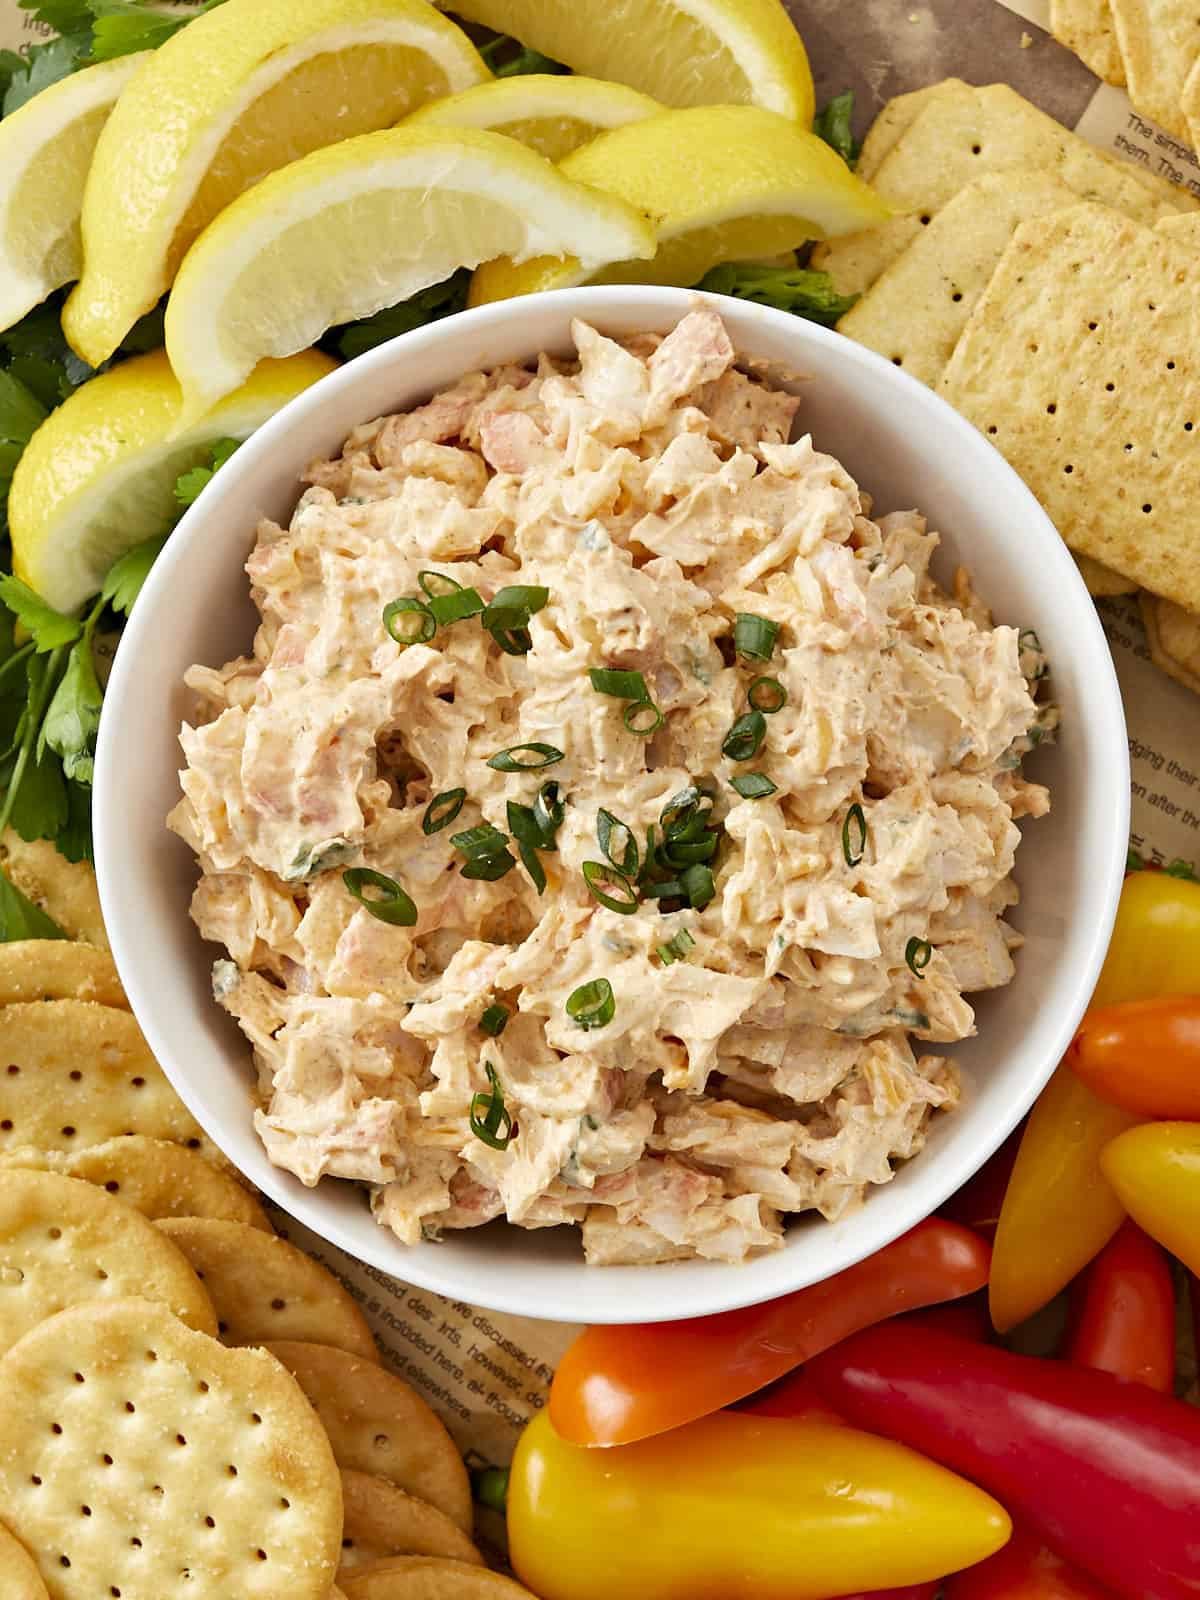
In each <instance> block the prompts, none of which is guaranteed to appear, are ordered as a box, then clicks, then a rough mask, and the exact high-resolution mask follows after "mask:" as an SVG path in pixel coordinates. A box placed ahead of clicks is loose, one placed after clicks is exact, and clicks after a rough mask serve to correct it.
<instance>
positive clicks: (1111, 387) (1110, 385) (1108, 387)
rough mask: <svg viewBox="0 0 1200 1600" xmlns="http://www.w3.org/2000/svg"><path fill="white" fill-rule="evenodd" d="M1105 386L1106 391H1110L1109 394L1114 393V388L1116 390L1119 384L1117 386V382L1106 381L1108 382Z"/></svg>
mask: <svg viewBox="0 0 1200 1600" xmlns="http://www.w3.org/2000/svg"><path fill="white" fill-rule="evenodd" d="M1104 387H1105V390H1106V391H1107V392H1108V393H1109V394H1112V392H1113V390H1114V389H1115V388H1116V387H1117V386H1116V384H1115V383H1106V384H1105V385H1104Z"/></svg>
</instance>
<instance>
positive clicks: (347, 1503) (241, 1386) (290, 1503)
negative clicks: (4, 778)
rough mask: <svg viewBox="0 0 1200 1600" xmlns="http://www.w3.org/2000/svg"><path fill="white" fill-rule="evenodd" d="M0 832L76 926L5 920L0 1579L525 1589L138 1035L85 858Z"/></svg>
mask: <svg viewBox="0 0 1200 1600" xmlns="http://www.w3.org/2000/svg"><path fill="white" fill-rule="evenodd" d="M0 855H2V856H3V859H4V864H5V870H6V871H7V872H8V873H9V874H10V875H11V876H12V878H13V879H14V881H17V882H19V884H20V886H21V888H22V889H23V891H24V892H25V893H26V894H27V895H29V896H30V898H31V899H34V900H35V901H36V902H37V903H38V904H39V905H41V907H42V908H43V909H44V910H45V911H47V912H48V913H49V915H50V916H51V917H53V918H54V920H55V921H56V922H57V923H58V924H59V926H60V927H62V928H64V929H65V931H67V932H68V933H69V934H71V935H73V937H74V941H75V942H68V941H61V942H60V941H44V940H39V941H29V942H27V943H10V944H0V1595H2V1596H3V1597H4V1600H99V1597H102V1596H111V1597H115V1600H163V1597H164V1596H166V1595H175V1594H182V1593H184V1592H185V1591H186V1593H187V1594H188V1595H189V1596H191V1597H193V1600H233V1597H234V1596H237V1597H238V1600H285V1597H286V1600H532V1597H530V1596H529V1595H528V1592H527V1591H526V1590H524V1589H522V1588H521V1587H520V1585H518V1584H516V1583H513V1582H512V1580H511V1579H509V1578H505V1577H502V1576H501V1575H500V1574H498V1573H495V1572H492V1571H489V1570H488V1568H487V1567H486V1565H485V1564H484V1561H483V1557H482V1556H481V1555H480V1553H479V1551H478V1550H477V1549H476V1547H475V1545H474V1543H473V1542H472V1538H471V1530H472V1502H471V1489H470V1483H469V1480H468V1476H467V1472H466V1468H465V1467H464V1465H463V1462H462V1458H461V1456H460V1455H459V1452H458V1450H457V1448H456V1446H455V1444H454V1441H453V1440H452V1439H451V1437H450V1435H449V1434H448V1433H447V1431H446V1429H445V1427H444V1426H443V1424H442V1423H441V1421H440V1420H439V1419H438V1418H437V1417H436V1416H435V1415H434V1413H433V1412H432V1411H431V1410H430V1409H429V1407H428V1406H427V1405H426V1404H425V1402H424V1400H422V1399H421V1397H420V1396H419V1395H417V1394H416V1393H415V1391H414V1390H412V1389H411V1388H410V1387H409V1385H408V1384H406V1383H404V1382H403V1381H402V1380H401V1379H399V1378H397V1377H394V1376H393V1375H392V1374H391V1373H389V1372H386V1371H385V1370H384V1369H383V1367H381V1366H380V1365H379V1357H378V1352H377V1350H376V1347H375V1341H374V1339H373V1337H372V1335H371V1330H370V1328H369V1327H368V1326H367V1323H366V1321H365V1320H364V1318H363V1315H362V1313H361V1311H360V1310H359V1309H358V1306H357V1304H356V1303H355V1301H354V1300H353V1298H352V1297H351V1296H350V1295H349V1294H348V1293H347V1291H346V1290H345V1289H344V1288H343V1287H342V1285H341V1284H340V1283H339V1282H338V1281H337V1279H336V1278H334V1277H333V1276H332V1275H331V1274H330V1273H328V1272H327V1271H326V1270H325V1268H324V1267H321V1266H319V1265H318V1264H317V1263H316V1262H315V1261H313V1260H312V1259H311V1258H310V1257H309V1256H307V1255H305V1254H304V1253H303V1252H302V1251H300V1250H298V1249H296V1247H295V1246H294V1245H292V1244H289V1243H288V1242H287V1241H286V1240H285V1239H281V1238H279V1237H277V1236H276V1234H275V1233H274V1231H273V1230H272V1227H271V1224H270V1221H269V1219H268V1217H267V1215H266V1212H265V1211H264V1210H263V1208H262V1206H261V1205H260V1203H259V1201H258V1199H257V1198H256V1196H255V1195H254V1194H253V1193H252V1192H251V1191H250V1190H249V1189H248V1188H247V1187H245V1186H244V1185H243V1184H242V1183H241V1182H240V1180H239V1179H238V1177H237V1176H236V1174H235V1173H234V1172H233V1171H232V1170H231V1169H230V1167H229V1165H228V1163H227V1162H226V1161H225V1160H224V1158H223V1157H222V1156H221V1154H220V1152H219V1151H217V1150H216V1149H215V1148H214V1147H213V1146H212V1145H211V1143H210V1142H209V1141H208V1140H207V1139H206V1137H205V1135H204V1133H203V1131H202V1130H201V1129H200V1128H199V1127H198V1125H197V1124H196V1123H195V1122H194V1121H193V1120H192V1117H191V1115H190V1114H189V1112H188V1111H187V1109H186V1107H185V1106H184V1105H183V1104H182V1102H181V1101H180V1100H179V1099H178V1098H177V1096H176V1095H175V1093H174V1091H173V1090H172V1088H171V1086H170V1084H169V1083H168V1081H167V1079H166V1077H165V1076H164V1075H163V1073H162V1070H161V1069H160V1067H159V1066H158V1063H157V1062H156V1061H155V1060H154V1058H153V1056H152V1055H151V1054H150V1052H149V1050H148V1049H147V1047H146V1044H145V1041H144V1040H143V1039H142V1036H141V1033H140V1032H139V1030H138V1026H137V1023H136V1022H135V1020H134V1018H133V1016H132V1015H131V1014H130V1012H129V1010H128V1007H127V1005H126V1001H125V996H124V993H123V991H122V989H121V984H120V980H119V978H118V975H117V971H116V968H115V967H114V965H113V962H112V958H111V956H110V955H109V954H108V951H107V949H106V948H105V947H104V944H103V940H104V933H103V924H102V922H101V920H100V915H99V905H98V902H97V899H96V891H95V881H94V878H93V877H92V874H91V871H90V868H88V867H87V866H85V865H74V866H73V865H71V864H69V863H67V862H65V861H63V860H62V858H61V857H60V856H57V855H56V854H55V852H54V851H53V850H52V849H50V847H48V846H42V845H27V844H24V843H23V842H22V841H21V840H19V839H17V838H16V836H15V835H13V834H6V835H5V836H4V838H3V839H2V840H0Z"/></svg>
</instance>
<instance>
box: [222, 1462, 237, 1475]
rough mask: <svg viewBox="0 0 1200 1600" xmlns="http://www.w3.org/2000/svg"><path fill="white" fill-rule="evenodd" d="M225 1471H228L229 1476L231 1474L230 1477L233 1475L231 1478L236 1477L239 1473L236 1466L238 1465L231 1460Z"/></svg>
mask: <svg viewBox="0 0 1200 1600" xmlns="http://www.w3.org/2000/svg"><path fill="white" fill-rule="evenodd" d="M225 1471H226V1473H227V1474H228V1476H229V1477H231V1478H236V1477H237V1475H238V1470H237V1468H236V1467H235V1466H234V1464H233V1462H232V1461H231V1462H230V1463H229V1465H228V1466H227V1467H226V1468H225Z"/></svg>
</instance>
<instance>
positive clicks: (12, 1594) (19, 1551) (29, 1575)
mask: <svg viewBox="0 0 1200 1600" xmlns="http://www.w3.org/2000/svg"><path fill="white" fill-rule="evenodd" d="M0 1594H2V1595H3V1596H4V1600H50V1597H49V1595H48V1594H47V1593H46V1585H45V1584H44V1583H43V1582H42V1580H41V1577H40V1575H39V1573H38V1569H37V1563H36V1562H35V1561H34V1559H33V1557H32V1556H31V1555H30V1554H29V1551H28V1550H26V1548H25V1546H24V1545H23V1544H22V1543H21V1541H20V1540H19V1539H18V1538H17V1536H16V1534H15V1533H10V1532H9V1531H8V1529H7V1528H6V1527H4V1526H3V1524H0Z"/></svg>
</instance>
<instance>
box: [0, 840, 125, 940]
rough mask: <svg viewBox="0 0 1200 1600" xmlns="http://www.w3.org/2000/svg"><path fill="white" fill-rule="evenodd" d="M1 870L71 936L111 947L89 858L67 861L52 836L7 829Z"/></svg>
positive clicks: (1, 842)
mask: <svg viewBox="0 0 1200 1600" xmlns="http://www.w3.org/2000/svg"><path fill="white" fill-rule="evenodd" d="M0 870H2V871H3V872H4V874H5V876H6V877H7V878H8V881H9V882H10V883H11V884H14V885H15V886H16V888H18V889H20V891H21V893H22V894H23V895H24V896H25V897H26V898H27V899H29V900H32V901H33V903H34V905H35V906H38V907H40V908H41V910H43V911H44V912H45V913H46V915H47V916H48V917H49V918H50V920H51V921H52V922H57V923H58V925H59V927H60V928H61V929H62V931H63V932H64V933H65V934H66V935H67V936H68V938H71V939H85V940H86V941H87V943H88V944H94V945H97V946H98V947H99V948H100V949H101V950H107V949H108V935H107V934H106V933H105V931H104V918H103V917H102V916H101V914H100V895H99V892H98V891H97V888H96V874H95V873H94V872H93V870H92V868H91V867H90V866H89V865H88V863H87V862H86V861H68V860H67V858H66V856H64V855H60V854H59V852H58V851H57V850H56V849H55V848H54V846H53V845H52V844H51V843H50V841H49V839H22V838H21V836H20V834H18V833H17V832H16V830H15V829H14V828H6V829H5V830H4V832H3V833H2V834H0Z"/></svg>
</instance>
